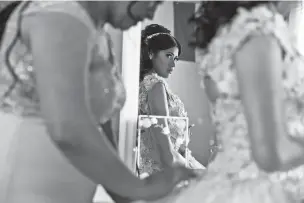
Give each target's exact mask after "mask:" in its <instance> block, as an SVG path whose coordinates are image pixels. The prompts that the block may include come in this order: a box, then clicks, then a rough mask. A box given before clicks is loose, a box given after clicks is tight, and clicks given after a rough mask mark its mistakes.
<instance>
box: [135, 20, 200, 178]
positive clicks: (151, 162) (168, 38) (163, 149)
mask: <svg viewBox="0 0 304 203" xmlns="http://www.w3.org/2000/svg"><path fill="white" fill-rule="evenodd" d="M141 49H142V51H141V53H142V54H141V70H140V87H139V114H140V115H161V116H174V117H187V112H186V110H185V107H184V104H183V102H182V101H181V100H180V98H179V97H178V96H177V95H176V94H174V93H173V92H172V91H171V89H170V87H169V86H168V83H167V81H166V78H168V77H169V76H170V74H171V73H172V71H173V70H174V68H175V63H176V62H177V61H178V57H179V55H180V53H181V46H180V44H179V42H178V41H177V40H176V39H175V38H174V37H173V36H172V35H171V34H170V31H169V30H168V29H166V28H165V27H163V26H160V25H157V24H152V25H148V26H147V27H146V28H145V29H144V30H143V31H142V47H141ZM166 122H167V123H165V125H166V126H168V129H170V133H169V134H168V135H164V133H162V132H160V131H158V130H157V129H149V130H146V131H144V132H142V134H141V143H140V146H141V147H140V161H139V162H140V163H139V174H140V175H143V174H148V175H150V174H152V173H154V172H156V171H160V170H162V169H163V168H166V167H167V166H170V165H172V163H174V162H178V163H181V164H183V165H185V164H186V159H185V158H184V157H183V156H182V155H181V150H182V149H184V147H183V146H182V145H187V143H186V136H188V135H185V131H183V130H181V128H180V126H179V125H178V122H179V121H178V120H172V119H167V121H166ZM189 167H190V168H193V169H204V168H205V167H204V166H203V165H202V164H200V163H199V162H198V161H196V160H195V158H194V157H192V156H191V155H190V156H189Z"/></svg>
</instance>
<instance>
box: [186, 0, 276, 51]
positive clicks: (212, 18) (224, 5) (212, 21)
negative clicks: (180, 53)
mask: <svg viewBox="0 0 304 203" xmlns="http://www.w3.org/2000/svg"><path fill="white" fill-rule="evenodd" d="M270 2H271V1H203V2H202V3H201V5H200V7H199V9H198V11H197V12H196V13H195V14H194V15H193V16H192V17H191V19H190V22H194V23H195V24H196V30H195V33H194V35H195V38H196V39H195V41H194V42H191V43H190V44H191V45H192V46H195V47H199V48H206V47H207V46H208V44H209V43H210V41H211V40H212V39H213V37H214V36H215V35H216V32H217V30H218V28H219V27H220V26H221V25H223V24H226V23H229V22H230V21H231V19H232V18H233V17H234V16H235V15H236V14H237V9H238V8H239V7H243V8H245V9H251V8H253V7H255V6H258V5H261V4H268V3H270ZM273 3H275V2H273Z"/></svg>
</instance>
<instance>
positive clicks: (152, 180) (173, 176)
mask: <svg viewBox="0 0 304 203" xmlns="http://www.w3.org/2000/svg"><path fill="white" fill-rule="evenodd" d="M198 176H199V173H197V171H195V170H191V169H187V168H186V167H184V166H181V165H174V166H171V167H168V168H166V169H164V170H163V171H161V172H157V173H155V174H152V175H151V176H149V177H147V178H146V179H145V181H146V184H147V191H146V194H145V197H143V198H144V199H145V200H156V199H159V198H162V197H164V196H166V195H167V194H169V193H171V192H172V191H173V190H174V189H175V188H176V186H177V184H179V183H181V182H182V181H187V180H191V179H195V178H197V177H198Z"/></svg>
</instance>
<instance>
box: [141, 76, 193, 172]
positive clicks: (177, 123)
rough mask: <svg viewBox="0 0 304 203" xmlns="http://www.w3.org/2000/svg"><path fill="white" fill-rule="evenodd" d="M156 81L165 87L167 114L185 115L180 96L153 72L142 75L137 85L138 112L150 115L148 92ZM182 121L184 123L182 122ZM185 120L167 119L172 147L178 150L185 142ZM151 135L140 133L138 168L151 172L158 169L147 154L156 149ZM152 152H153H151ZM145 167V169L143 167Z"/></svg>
mask: <svg viewBox="0 0 304 203" xmlns="http://www.w3.org/2000/svg"><path fill="white" fill-rule="evenodd" d="M157 83H162V84H163V85H164V87H165V89H166V93H167V100H168V107H169V114H170V116H174V117H187V112H186V110H185V107H184V104H183V102H182V101H181V100H180V98H179V97H178V96H177V95H176V94H174V93H173V92H172V91H171V89H170V88H169V85H168V83H167V82H166V80H165V79H164V78H162V77H160V76H158V75H157V74H155V73H152V74H148V75H146V76H145V77H144V79H143V81H141V83H140V86H139V114H140V115H152V114H151V111H150V109H149V102H148V92H149V91H150V90H151V89H152V88H153V86H154V85H155V84H157ZM183 122H184V123H183ZM185 122H186V121H183V120H181V119H168V125H169V129H170V138H171V141H172V143H173V145H174V149H175V150H178V149H179V148H180V146H181V145H182V144H185V140H186V136H188V135H186V134H185V132H186V131H185V130H186V129H185V126H186V124H185ZM152 136H153V135H151V134H149V133H148V131H146V133H144V132H143V133H142V136H141V149H140V151H141V152H140V155H141V164H140V170H142V171H145V172H148V173H152V171H154V170H160V168H161V167H160V165H159V163H157V161H156V160H154V159H153V158H151V156H150V155H149V154H151V151H153V150H156V149H155V147H153V137H152ZM152 153H153V152H152ZM144 168H145V169H144Z"/></svg>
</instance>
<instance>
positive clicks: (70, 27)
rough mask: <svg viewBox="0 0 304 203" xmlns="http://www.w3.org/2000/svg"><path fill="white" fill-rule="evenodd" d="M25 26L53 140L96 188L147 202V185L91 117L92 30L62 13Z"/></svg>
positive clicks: (28, 20) (35, 19) (27, 21)
mask: <svg viewBox="0 0 304 203" xmlns="http://www.w3.org/2000/svg"><path fill="white" fill-rule="evenodd" d="M23 22H24V23H23V24H24V26H23V27H24V30H23V33H24V35H25V36H28V39H29V40H28V41H29V44H30V47H31V50H32V53H33V57H34V67H35V71H36V78H37V88H38V93H39V97H40V105H41V111H42V114H43V117H44V119H45V124H46V127H47V130H48V132H49V136H50V138H51V139H52V141H53V142H54V143H55V144H56V145H57V146H58V148H59V150H60V151H61V152H62V153H63V154H64V155H65V156H66V157H67V159H68V160H69V161H70V162H71V163H72V164H73V165H74V166H75V167H76V168H77V169H78V170H79V171H81V172H82V173H83V174H84V175H86V176H87V177H88V178H90V179H91V180H92V181H93V182H95V183H96V184H102V185H103V186H104V187H105V188H107V189H108V190H110V191H112V192H113V191H114V192H115V193H116V194H119V195H121V196H123V197H127V198H130V199H147V196H146V195H147V192H149V188H148V187H147V185H146V182H145V181H143V180H139V179H138V178H136V177H135V176H133V174H132V173H131V172H130V171H129V169H128V168H127V167H126V166H125V165H124V163H123V162H122V161H121V160H120V158H119V157H118V156H117V153H116V151H115V150H114V149H113V147H111V145H110V143H109V141H108V140H107V139H106V137H105V136H104V134H102V135H101V134H100V133H101V132H100V131H98V128H97V122H95V120H94V118H93V116H92V113H91V112H90V109H91V108H90V105H89V104H88V98H87V93H88V90H87V89H86V86H87V85H86V79H85V78H86V77H85V76H86V74H87V72H88V63H89V60H90V59H89V57H88V55H89V54H88V50H89V48H90V47H89V45H88V42H89V41H90V40H89V39H90V37H91V33H90V31H89V29H88V28H87V27H86V26H85V25H84V24H82V23H81V22H78V21H77V20H75V19H74V18H72V17H70V16H67V15H64V14H56V15H54V14H40V15H39V18H38V17H36V16H27V17H26V18H24V21H23ZM109 171H111V173H109ZM154 189H155V188H154ZM150 192H151V188H150ZM159 194H160V193H159ZM145 196H146V197H145Z"/></svg>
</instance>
